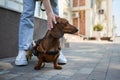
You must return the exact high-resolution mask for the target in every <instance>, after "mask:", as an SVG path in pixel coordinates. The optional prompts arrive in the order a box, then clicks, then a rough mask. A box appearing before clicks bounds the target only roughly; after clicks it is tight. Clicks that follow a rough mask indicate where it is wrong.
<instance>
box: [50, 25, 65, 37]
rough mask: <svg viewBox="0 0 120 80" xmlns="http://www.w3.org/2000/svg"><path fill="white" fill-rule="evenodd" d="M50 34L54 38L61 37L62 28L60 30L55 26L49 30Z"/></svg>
mask: <svg viewBox="0 0 120 80" xmlns="http://www.w3.org/2000/svg"><path fill="white" fill-rule="evenodd" d="M50 34H51V36H53V37H54V38H61V37H63V35H64V33H63V31H62V30H60V29H59V28H58V27H57V26H56V27H54V28H53V29H52V30H51V31H50Z"/></svg>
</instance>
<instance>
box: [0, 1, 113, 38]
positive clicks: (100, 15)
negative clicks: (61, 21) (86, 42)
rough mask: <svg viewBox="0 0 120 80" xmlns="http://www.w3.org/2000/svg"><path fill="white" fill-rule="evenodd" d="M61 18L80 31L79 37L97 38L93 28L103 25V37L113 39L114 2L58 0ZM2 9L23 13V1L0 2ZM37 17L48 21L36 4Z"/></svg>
mask: <svg viewBox="0 0 120 80" xmlns="http://www.w3.org/2000/svg"><path fill="white" fill-rule="evenodd" d="M58 1H59V16H60V17H64V18H66V19H68V20H69V22H70V23H72V24H73V25H76V26H77V28H78V29H79V31H78V33H77V34H78V35H80V36H85V37H95V36H96V32H95V31H94V30H93V26H94V25H96V24H101V25H103V30H102V31H101V32H100V36H101V37H113V36H114V34H113V33H114V27H113V18H112V0H58ZM0 7H4V8H7V9H10V10H14V11H17V12H22V8H23V0H0ZM35 17H38V18H42V19H47V17H46V13H45V11H41V10H40V2H39V1H38V2H36V8H35Z"/></svg>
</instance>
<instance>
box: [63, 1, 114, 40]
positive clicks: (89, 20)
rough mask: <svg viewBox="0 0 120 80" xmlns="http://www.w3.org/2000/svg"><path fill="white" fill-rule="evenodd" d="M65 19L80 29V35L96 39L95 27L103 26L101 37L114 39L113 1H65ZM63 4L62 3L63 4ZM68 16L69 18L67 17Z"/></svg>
mask: <svg viewBox="0 0 120 80" xmlns="http://www.w3.org/2000/svg"><path fill="white" fill-rule="evenodd" d="M63 2H64V3H66V5H63V7H65V6H66V7H65V8H63V10H64V11H63V15H64V16H63V17H65V18H67V17H69V18H67V19H69V20H70V22H71V23H72V24H74V25H76V26H77V27H78V29H79V31H78V33H77V34H78V35H80V36H85V37H95V36H96V32H95V31H94V30H93V26H94V25H96V24H101V25H102V26H103V30H102V31H100V32H99V33H100V37H110V38H112V37H114V27H113V17H112V0H67V1H66V0H63ZM63 2H62V3H63ZM66 16H67V17H66Z"/></svg>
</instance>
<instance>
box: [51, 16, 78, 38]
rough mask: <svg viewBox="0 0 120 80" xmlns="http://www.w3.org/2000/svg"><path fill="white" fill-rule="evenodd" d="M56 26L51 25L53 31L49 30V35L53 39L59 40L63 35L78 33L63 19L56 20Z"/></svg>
mask: <svg viewBox="0 0 120 80" xmlns="http://www.w3.org/2000/svg"><path fill="white" fill-rule="evenodd" d="M56 21H57V24H54V25H53V29H52V30H51V35H52V36H53V37H55V38H60V37H62V36H63V35H64V33H69V34H74V33H75V32H77V31H78V29H77V28H76V27H75V26H73V25H71V24H69V22H68V20H66V19H65V18H60V17H58V18H56Z"/></svg>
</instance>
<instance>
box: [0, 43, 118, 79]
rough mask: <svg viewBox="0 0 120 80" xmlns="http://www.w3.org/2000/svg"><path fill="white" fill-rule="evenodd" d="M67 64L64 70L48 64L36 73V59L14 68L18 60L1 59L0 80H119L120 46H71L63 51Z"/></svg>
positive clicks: (75, 44) (111, 44)
mask: <svg viewBox="0 0 120 80" xmlns="http://www.w3.org/2000/svg"><path fill="white" fill-rule="evenodd" d="M63 53H64V54H65V56H66V58H67V59H68V63H67V64H66V65H63V66H62V67H63V69H62V70H55V69H53V64H52V63H47V64H46V66H45V67H44V68H43V69H41V70H38V71H36V70H34V69H33V68H34V65H35V63H36V62H37V59H36V57H33V58H32V60H31V61H29V65H28V66H21V67H18V66H15V64H14V60H15V58H14V57H12V58H6V59H0V80H120V44H119V43H100V42H97V41H96V42H90V41H89V42H87V41H85V42H84V41H82V42H71V43H70V47H69V48H65V49H63Z"/></svg>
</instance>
